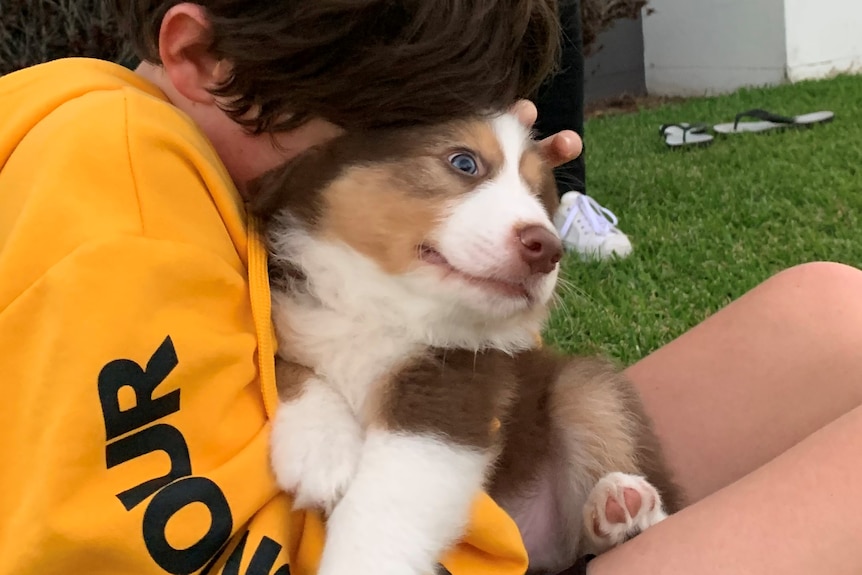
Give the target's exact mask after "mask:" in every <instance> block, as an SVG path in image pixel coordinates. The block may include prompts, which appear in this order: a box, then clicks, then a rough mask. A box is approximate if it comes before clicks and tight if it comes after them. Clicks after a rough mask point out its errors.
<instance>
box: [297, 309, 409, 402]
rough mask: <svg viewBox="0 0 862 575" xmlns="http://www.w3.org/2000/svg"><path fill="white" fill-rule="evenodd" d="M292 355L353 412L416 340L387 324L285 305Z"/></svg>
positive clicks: (406, 353) (405, 354)
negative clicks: (332, 389) (289, 327)
mask: <svg viewBox="0 0 862 575" xmlns="http://www.w3.org/2000/svg"><path fill="white" fill-rule="evenodd" d="M290 307H291V309H290V310H289V312H288V313H289V314H290V326H291V329H290V332H291V333H290V337H291V338H295V341H294V342H292V343H291V345H290V346H289V347H290V348H291V349H296V350H298V351H297V352H296V353H297V354H298V355H299V357H297V358H295V359H297V360H298V361H299V362H300V363H302V364H303V365H306V366H308V367H309V368H311V369H313V370H314V372H315V373H316V374H317V375H318V377H320V378H321V379H322V380H324V381H326V383H327V384H329V385H330V386H332V387H333V388H334V389H335V390H336V391H338V392H339V394H340V395H342V396H343V397H344V399H345V400H346V401H347V403H348V404H349V405H350V407H351V410H352V411H353V412H354V414H356V415H357V417H359V416H361V414H362V413H363V412H364V411H365V402H366V400H367V398H368V396H369V394H370V393H371V391H372V390H373V389H374V388H375V386H377V385H380V384H382V383H383V382H384V381H385V380H386V378H387V376H388V375H389V374H390V373H392V371H393V370H395V369H398V368H399V367H400V365H401V364H403V362H404V361H405V360H406V359H407V358H409V357H410V356H411V355H412V354H414V353H416V352H417V351H418V350H419V349H420V348H421V346H420V345H419V344H416V343H414V342H411V341H407V339H406V338H405V337H404V336H403V334H400V333H396V332H395V331H394V330H393V329H392V328H391V327H388V326H386V325H382V324H380V323H375V322H373V321H369V320H368V319H367V318H361V319H359V318H352V317H349V316H345V315H344V314H341V313H337V312H334V311H331V310H327V309H324V308H308V307H301V306H299V305H295V304H294V305H292V306H290Z"/></svg>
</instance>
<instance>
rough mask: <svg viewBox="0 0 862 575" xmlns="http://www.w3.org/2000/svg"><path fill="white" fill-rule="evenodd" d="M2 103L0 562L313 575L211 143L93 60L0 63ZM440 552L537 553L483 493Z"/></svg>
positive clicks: (481, 559)
mask: <svg viewBox="0 0 862 575" xmlns="http://www.w3.org/2000/svg"><path fill="white" fill-rule="evenodd" d="M0 110H2V113H0V349H2V350H3V351H2V353H0V391H2V400H0V422H2V425H3V437H2V439H0V575H54V574H63V575H68V574H70V573H71V574H78V573H80V574H82V575H83V574H86V575H100V574H105V575H126V574H128V575H151V574H157V573H158V574H164V573H172V574H188V573H212V574H215V573H224V574H226V575H276V574H277V575H287V574H288V573H292V574H293V575H306V574H312V573H314V572H315V570H316V566H317V562H318V559H319V556H320V552H321V549H322V542H323V536H324V535H323V534H324V530H323V529H324V526H323V523H322V521H321V519H320V517H319V516H318V515H317V514H315V513H302V512H295V513H292V512H290V500H289V498H288V497H287V496H286V495H285V494H283V493H280V492H279V490H278V488H277V486H276V485H275V483H274V480H273V477H272V475H271V473H270V470H269V460H268V435H269V429H270V426H269V418H270V417H271V416H272V414H273V409H274V407H275V401H276V393H275V380H274V362H273V355H274V348H275V342H274V338H273V331H272V326H271V322H270V318H269V311H270V309H269V286H268V284H267V274H266V258H265V253H264V250H263V246H262V245H261V243H260V241H259V240H258V238H257V236H256V235H255V231H254V226H253V225H249V224H250V222H248V221H247V217H246V213H245V209H244V206H243V202H242V200H241V198H240V197H239V195H238V193H237V191H236V189H235V188H234V186H233V184H232V183H231V181H230V178H229V176H228V174H227V172H226V170H225V168H224V166H223V165H222V163H221V161H220V160H219V158H218V156H217V155H216V153H215V151H214V150H213V148H212V146H211V145H210V143H209V142H208V141H207V139H206V138H205V137H204V135H203V134H202V133H201V132H200V131H199V130H198V129H197V127H196V126H195V125H194V124H193V123H192V122H191V120H190V119H189V118H188V117H187V116H185V115H184V114H183V113H181V112H180V111H178V110H177V109H176V108H174V107H173V106H171V105H170V104H169V103H168V102H167V100H166V99H165V96H164V95H163V94H162V93H161V92H160V91H159V90H158V89H157V88H155V87H154V86H152V85H151V84H149V83H147V82H146V81H144V80H143V79H141V78H140V77H138V76H137V75H135V74H134V73H132V72H130V71H128V70H126V69H124V68H122V67H119V66H116V65H113V64H110V63H107V62H101V61H98V60H87V59H67V60H60V61H56V62H53V63H50V64H44V65H41V66H37V67H33V68H29V69H26V70H23V71H20V72H16V73H14V74H11V75H9V76H6V77H4V78H0ZM288 564H289V565H290V566H289V567H288ZM443 564H444V565H445V566H446V567H447V568H448V570H449V571H450V572H451V573H452V574H453V575H484V574H488V575H490V574H492V573H493V574H494V575H518V574H521V573H523V572H524V570H525V568H526V555H525V551H524V548H523V544H522V542H521V540H520V537H519V535H518V531H517V527H516V526H515V525H514V523H513V522H512V521H511V519H510V518H509V517H508V516H507V515H506V514H505V513H504V512H503V511H502V510H501V509H500V508H499V507H498V506H497V505H496V504H494V503H493V501H491V499H490V498H489V497H487V495H481V496H480V497H478V498H477V500H476V503H475V508H474V512H473V520H472V522H471V525H470V529H469V532H468V534H467V535H466V537H465V539H464V541H463V542H462V543H461V544H459V545H458V546H457V547H456V548H455V549H453V550H451V551H450V552H449V553H447V554H446V557H445V558H444V559H443Z"/></svg>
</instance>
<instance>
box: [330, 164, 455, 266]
mask: <svg viewBox="0 0 862 575" xmlns="http://www.w3.org/2000/svg"><path fill="white" fill-rule="evenodd" d="M428 183H430V182H428ZM418 184H420V182H416V183H415V184H414V185H418ZM324 202H325V203H326V205H327V208H326V210H325V211H324V213H325V216H324V217H323V218H322V219H321V221H320V223H319V226H318V228H319V230H320V233H321V235H322V236H324V237H330V238H332V239H338V240H341V241H343V242H344V243H346V244H347V245H349V246H351V247H352V248H353V249H355V250H356V251H358V252H359V253H361V254H363V255H365V256H367V257H368V258H370V259H372V260H374V261H375V262H377V264H378V265H379V266H380V267H381V268H382V269H383V270H384V271H385V272H387V273H389V274H393V275H395V274H400V273H404V272H406V271H407V270H408V269H409V268H410V267H411V266H412V265H413V264H414V263H415V261H416V258H417V253H418V249H419V246H420V245H421V244H422V243H423V242H424V241H425V240H426V239H427V238H428V237H429V235H430V234H431V232H432V231H433V230H434V227H435V226H436V225H437V224H438V222H439V220H440V219H441V218H442V216H443V208H444V204H443V203H442V202H440V201H436V200H435V199H434V198H432V197H428V196H426V197H417V196H416V195H411V194H406V193H404V191H403V190H402V189H401V186H400V185H399V182H397V181H394V180H393V179H392V178H391V177H390V176H389V175H388V173H387V172H386V171H385V170H379V169H375V168H353V169H352V170H350V171H349V172H348V177H345V178H342V179H340V180H338V181H337V182H335V183H334V184H333V185H332V186H330V188H329V189H328V190H327V192H326V195H325V198H324Z"/></svg>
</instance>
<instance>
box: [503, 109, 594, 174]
mask: <svg viewBox="0 0 862 575" xmlns="http://www.w3.org/2000/svg"><path fill="white" fill-rule="evenodd" d="M512 112H513V113H514V114H515V115H517V116H518V118H520V120H521V122H523V124H524V125H525V126H528V127H530V126H532V125H533V124H535V123H536V118H537V117H538V110H536V105H535V104H533V103H532V102H531V101H529V100H519V101H518V102H517V103H516V104H515V105H514V106H513V107H512ZM539 146H541V148H542V151H543V152H544V153H545V156H546V157H547V158H548V161H549V162H551V164H552V165H553V166H554V167H557V166H561V165H563V164H565V163H566V162H570V161H572V160H574V159H575V158H577V157H578V156H580V155H581V150H582V149H583V142H581V137H580V136H578V135H577V134H576V133H575V132H573V131H571V130H563V131H562V132H557V133H556V134H553V135H551V136H548V137H547V138H545V139H544V140H541V141H540V142H539Z"/></svg>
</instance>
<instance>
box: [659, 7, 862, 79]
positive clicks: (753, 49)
mask: <svg viewBox="0 0 862 575" xmlns="http://www.w3.org/2000/svg"><path fill="white" fill-rule="evenodd" d="M796 1H798V2H799V3H809V4H817V5H820V4H821V3H822V2H824V1H826V2H831V1H833V0H796ZM836 1H837V0H836ZM845 1H846V2H857V3H859V4H860V5H862V0H845ZM784 2H785V0H650V2H649V5H648V8H651V9H652V10H654V12H653V13H652V14H649V15H645V17H644V19H643V28H644V68H645V74H646V86H647V91H648V92H649V93H651V94H668V95H683V96H697V95H702V94H714V93H722V92H728V91H732V90H735V89H736V88H738V87H740V86H750V85H766V84H777V83H780V82H783V81H784V79H785V77H786V76H785V72H786V53H785V34H784V32H785V18H784Z"/></svg>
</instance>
